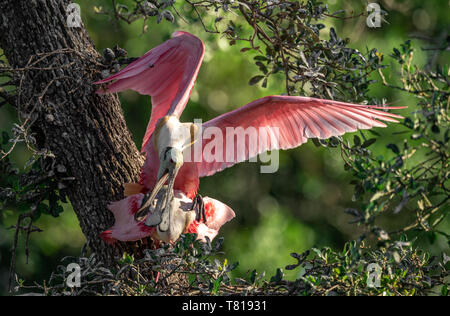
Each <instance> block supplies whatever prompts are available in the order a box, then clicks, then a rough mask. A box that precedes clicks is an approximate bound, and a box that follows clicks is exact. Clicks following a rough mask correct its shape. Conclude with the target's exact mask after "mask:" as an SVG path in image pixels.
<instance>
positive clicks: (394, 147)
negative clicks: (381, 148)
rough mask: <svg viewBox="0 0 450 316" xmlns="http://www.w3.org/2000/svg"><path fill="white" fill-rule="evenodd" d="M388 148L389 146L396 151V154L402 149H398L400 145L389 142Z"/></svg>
mask: <svg viewBox="0 0 450 316" xmlns="http://www.w3.org/2000/svg"><path fill="white" fill-rule="evenodd" d="M386 148H389V149H390V150H392V151H393V152H394V154H397V155H398V154H399V153H400V150H399V149H398V146H397V145H395V144H387V145H386Z"/></svg>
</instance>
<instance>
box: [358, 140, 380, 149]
mask: <svg viewBox="0 0 450 316" xmlns="http://www.w3.org/2000/svg"><path fill="white" fill-rule="evenodd" d="M376 141H377V139H376V138H371V139H368V140H366V141H365V142H364V143H363V144H362V147H363V148H367V147H369V146H370V145H372V144H373V143H375V142H376Z"/></svg>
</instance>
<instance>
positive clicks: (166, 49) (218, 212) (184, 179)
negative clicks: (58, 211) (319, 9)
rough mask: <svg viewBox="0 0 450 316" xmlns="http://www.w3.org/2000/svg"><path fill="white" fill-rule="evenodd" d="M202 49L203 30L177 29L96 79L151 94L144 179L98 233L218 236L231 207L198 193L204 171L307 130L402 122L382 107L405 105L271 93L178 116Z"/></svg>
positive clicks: (110, 237)
mask: <svg viewBox="0 0 450 316" xmlns="http://www.w3.org/2000/svg"><path fill="white" fill-rule="evenodd" d="M203 54H204V45H203V42H202V41H201V40H200V39H199V38H197V37H196V36H194V35H192V34H189V33H187V32H182V31H178V32H175V33H173V34H172V38H171V39H169V40H167V41H166V42H164V43H163V44H161V45H159V46H157V47H155V48H153V49H152V50H150V51H148V52H147V53H146V54H145V55H144V56H142V57H141V58H139V59H137V60H136V61H134V62H133V63H131V64H129V65H128V66H127V67H125V68H124V69H122V70H121V71H119V72H118V73H116V74H114V75H112V76H110V77H108V78H106V79H104V80H101V81H98V82H96V84H105V83H109V85H107V86H106V87H105V88H103V89H99V90H98V91H97V93H99V94H103V93H113V92H119V91H123V90H127V89H132V90H135V91H137V92H139V93H141V94H146V95H150V96H151V100H152V113H151V117H150V122H149V123H148V126H147V130H146V133H145V136H144V140H143V144H142V152H143V153H144V154H145V156H146V160H145V163H144V165H143V167H142V170H141V176H140V181H139V183H135V184H125V185H124V187H125V195H126V196H127V197H126V198H125V199H123V200H121V201H117V202H114V203H112V204H111V205H110V206H109V209H110V210H111V211H112V212H113V214H114V217H115V224H114V226H113V227H111V228H110V229H109V230H107V231H105V232H103V233H101V235H100V236H101V237H102V238H103V239H104V240H105V241H107V242H114V241H116V240H121V241H134V240H138V239H141V238H144V237H147V236H151V237H152V238H154V239H156V240H162V241H165V242H173V241H175V240H176V239H178V237H179V236H180V235H181V234H182V233H185V232H190V233H197V234H198V238H199V239H202V240H205V237H206V236H207V237H208V238H209V239H213V238H214V237H215V236H216V235H217V233H218V231H219V229H220V227H221V226H222V225H223V224H224V223H226V222H227V221H229V220H231V219H232V218H233V217H234V212H233V210H232V209H231V208H229V207H228V206H227V205H225V204H223V203H221V202H219V201H217V200H214V199H212V198H208V197H204V198H202V197H201V196H200V195H199V194H198V193H197V191H198V187H199V178H200V177H205V176H211V175H213V174H214V173H216V172H218V171H221V170H223V169H225V168H227V167H230V166H232V165H234V164H236V163H239V162H242V161H245V160H248V159H251V158H253V157H256V156H257V155H259V154H262V153H264V152H266V151H271V150H277V149H289V148H294V147H297V146H300V145H301V144H303V143H305V142H306V141H307V140H308V139H309V138H320V139H326V138H330V137H332V136H339V135H343V134H344V133H347V132H354V131H357V130H359V129H370V128H372V127H386V125H385V124H384V123H382V122H381V121H387V122H398V121H397V120H395V119H394V118H399V119H401V118H402V117H401V116H399V115H396V114H392V113H388V112H385V111H381V110H386V109H400V108H404V107H380V106H373V105H358V104H351V103H345V102H339V101H333V100H325V99H317V98H310V97H300V96H267V97H264V98H261V99H258V100H255V101H253V102H250V103H249V104H247V105H245V106H243V107H240V108H238V109H235V110H233V111H231V112H228V113H225V114H222V115H220V116H218V117H216V118H214V119H212V120H210V121H207V122H205V123H203V124H201V125H199V124H194V123H181V122H180V121H179V118H180V116H181V114H182V112H183V110H184V108H185V106H186V104H187V102H188V99H189V96H190V93H191V91H192V88H193V86H194V82H195V80H196V78H197V74H198V71H199V69H200V65H201V63H202V60H203ZM111 81H114V82H112V83H110V82H111ZM239 128H242V130H244V131H247V132H248V131H249V130H250V131H252V133H253V134H254V136H256V140H257V141H256V143H253V142H251V141H249V139H248V138H247V139H239V137H241V138H242V137H244V138H245V137H246V135H247V136H248V133H247V134H245V133H244V134H241V135H239V136H237V138H238V139H237V141H236V142H235V138H236V135H235V134H233V135H232V137H228V136H226V137H225V136H223V135H227V132H228V131H229V130H230V129H232V130H236V129H239ZM211 130H213V133H211ZM206 134H208V135H206ZM213 134H214V137H212V136H211V135H213ZM218 135H220V136H218ZM242 135H243V136H242ZM196 146H197V147H199V152H200V155H199V156H198V155H197V156H196V157H193V156H195V155H196V154H195V150H192V147H196ZM193 151H194V153H193ZM186 152H189V153H188V154H186ZM230 152H231V154H230ZM186 158H188V159H186ZM196 158H197V159H196Z"/></svg>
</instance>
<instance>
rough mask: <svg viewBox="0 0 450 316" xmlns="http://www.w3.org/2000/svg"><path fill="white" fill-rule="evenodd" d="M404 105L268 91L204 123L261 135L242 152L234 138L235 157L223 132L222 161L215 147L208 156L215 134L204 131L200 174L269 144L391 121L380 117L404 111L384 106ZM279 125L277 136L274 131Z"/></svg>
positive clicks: (290, 144)
mask: <svg viewBox="0 0 450 316" xmlns="http://www.w3.org/2000/svg"><path fill="white" fill-rule="evenodd" d="M401 108H405V107H379V106H372V105H357V104H351V103H345V102H339V101H332V100H324V99H316V98H309V97H298V96H268V97H264V98H261V99H258V100H256V101H253V102H251V103H249V104H247V105H245V106H243V107H241V108H238V109H236V110H233V111H231V112H228V113H225V114H223V115H220V116H218V117H216V118H214V119H212V120H210V121H208V122H206V123H204V124H203V132H204V131H205V129H206V128H208V127H216V128H219V129H220V130H221V132H222V134H223V135H226V128H227V127H234V128H237V127H242V128H243V129H244V130H245V129H246V128H248V127H253V128H255V130H256V132H257V137H258V139H259V140H258V145H257V146H254V145H253V146H249V140H248V139H246V140H245V145H244V146H243V147H244V148H243V150H239V152H238V150H237V149H238V148H237V146H238V144H237V142H234V157H226V155H227V150H226V149H227V147H226V146H227V140H226V138H225V137H224V139H223V148H220V150H222V151H221V153H220V155H223V157H222V159H221V162H218V161H217V159H214V157H217V156H216V155H215V151H214V152H212V153H211V155H214V157H205V155H208V150H205V146H208V144H209V143H210V142H211V141H214V139H215V138H214V137H211V139H206V140H205V137H204V138H203V145H202V147H203V151H202V152H203V159H202V161H201V162H198V163H197V168H198V175H199V176H200V177H204V176H210V175H212V174H214V173H216V172H218V171H221V170H223V169H225V168H228V167H230V166H232V165H234V164H236V163H239V162H242V161H245V160H248V159H250V158H251V157H255V156H257V155H258V154H261V153H263V152H265V151H268V150H274V149H289V148H294V147H297V146H300V145H301V144H303V143H305V142H306V141H307V140H308V138H321V139H325V138H329V137H331V136H338V135H342V134H344V133H347V132H354V131H356V130H358V129H369V128H372V127H374V126H377V127H386V124H384V123H382V122H380V120H382V121H387V122H398V121H397V120H395V119H393V118H399V119H401V118H403V117H401V116H399V115H395V114H392V113H388V112H384V111H380V110H379V109H401ZM276 128H277V129H278V137H276V135H275V134H276ZM261 140H262V141H261ZM211 147H212V146H211ZM249 147H251V148H249ZM228 149H230V148H228ZM230 158H232V159H230ZM227 160H228V161H227ZM208 161H210V162H208Z"/></svg>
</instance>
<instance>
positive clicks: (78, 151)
mask: <svg viewBox="0 0 450 316" xmlns="http://www.w3.org/2000/svg"><path fill="white" fill-rule="evenodd" d="M69 3H71V1H68V0H1V1H0V47H1V48H2V49H3V51H4V54H5V56H6V58H7V59H8V62H9V64H10V66H11V67H12V68H15V69H17V70H18V71H17V76H18V77H17V80H18V81H17V82H18V87H17V88H18V89H17V91H18V93H17V95H16V99H15V103H16V106H17V107H18V112H19V114H20V115H21V116H22V118H25V119H29V120H31V121H33V124H32V129H33V132H34V133H35V135H36V139H37V146H38V147H39V148H40V149H42V148H46V149H48V150H50V151H51V152H52V153H53V154H54V155H55V157H56V160H57V162H58V164H61V165H63V166H65V168H66V169H67V172H68V174H69V175H70V176H72V177H74V178H75V181H74V184H73V185H72V186H71V187H70V188H69V190H68V192H69V194H68V196H69V199H70V201H71V203H72V205H73V208H74V211H75V213H76V214H77V217H78V219H79V222H80V226H81V229H82V231H83V233H84V235H85V236H86V238H87V240H88V243H89V246H90V248H91V249H92V251H94V252H96V253H97V254H98V255H99V257H100V258H101V259H103V260H104V261H106V262H109V261H110V260H111V258H112V257H113V256H114V255H116V254H117V252H118V248H117V247H111V246H108V245H106V244H105V243H104V242H103V241H102V240H101V239H100V238H99V237H98V235H99V233H100V232H101V231H103V230H105V229H106V228H108V227H109V226H110V225H111V224H112V223H113V218H112V216H111V214H110V212H109V211H108V210H107V208H106V205H107V204H108V202H109V201H114V200H117V199H120V198H122V194H123V190H122V185H123V183H126V182H135V181H136V179H137V177H138V173H139V169H140V166H141V163H142V157H141V156H140V154H139V152H138V150H137V148H136V146H135V144H134V142H133V141H132V138H131V135H130V132H129V131H128V129H127V127H126V124H125V120H124V117H123V112H122V109H121V107H120V103H119V101H118V99H117V97H116V96H112V95H107V96H102V97H100V96H98V95H96V94H95V93H94V87H93V86H92V82H93V81H95V80H97V79H99V70H100V68H101V65H100V64H99V61H100V60H101V58H100V56H99V54H98V53H97V51H96V50H95V48H94V45H93V43H92V42H91V40H90V39H89V36H88V33H87V31H86V30H85V28H84V26H83V25H81V27H79V28H73V27H72V28H69V27H67V25H66V20H67V13H66V8H67V5H68V4H69ZM120 246H121V247H120V248H121V249H122V250H123V249H124V247H125V248H126V249H127V250H128V251H131V250H130V247H133V249H134V246H133V245H129V244H127V245H125V244H122V245H120Z"/></svg>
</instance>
